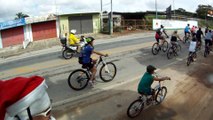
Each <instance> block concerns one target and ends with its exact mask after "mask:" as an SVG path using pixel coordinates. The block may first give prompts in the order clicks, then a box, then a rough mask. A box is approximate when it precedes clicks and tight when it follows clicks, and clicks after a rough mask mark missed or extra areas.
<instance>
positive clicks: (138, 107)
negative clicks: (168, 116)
mask: <svg viewBox="0 0 213 120" xmlns="http://www.w3.org/2000/svg"><path fill="white" fill-rule="evenodd" d="M143 108H144V102H143V101H142V100H141V99H137V100H135V101H133V102H132V103H131V104H130V106H129V107H128V109H127V115H128V117H130V118H134V117H137V116H138V115H139V114H140V113H141V111H142V110H143Z"/></svg>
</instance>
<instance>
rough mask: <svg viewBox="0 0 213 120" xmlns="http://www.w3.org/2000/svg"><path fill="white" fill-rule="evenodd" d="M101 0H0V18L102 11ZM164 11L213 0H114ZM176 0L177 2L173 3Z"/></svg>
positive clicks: (117, 5)
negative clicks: (17, 14)
mask: <svg viewBox="0 0 213 120" xmlns="http://www.w3.org/2000/svg"><path fill="white" fill-rule="evenodd" d="M100 1H101V0H0V22H3V21H8V20H13V19H14V18H15V15H16V13H18V12H22V13H24V14H27V15H29V16H30V17H33V16H43V15H48V14H51V13H57V14H67V13H81V12H100V9H101V3H100ZM110 1H111V0H102V3H103V11H105V10H106V11H110V7H111V6H110ZM155 1H157V2H156V3H157V10H159V11H165V10H166V8H167V7H168V6H169V5H172V10H173V9H174V8H175V9H178V8H183V9H185V10H186V11H189V12H195V11H196V9H197V8H198V5H199V4H202V5H211V6H213V0H112V2H113V11H116V12H139V11H144V12H145V11H154V10H155ZM173 3H174V4H173Z"/></svg>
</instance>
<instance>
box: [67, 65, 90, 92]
mask: <svg viewBox="0 0 213 120" xmlns="http://www.w3.org/2000/svg"><path fill="white" fill-rule="evenodd" d="M88 81H89V75H88V73H87V72H86V71H85V70H82V69H78V70H75V71H73V72H72V73H71V74H70V75H69V78H68V85H69V86H70V87H71V88H72V89H74V90H82V89H84V88H85V87H86V86H87V84H88Z"/></svg>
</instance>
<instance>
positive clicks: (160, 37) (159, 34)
mask: <svg viewBox="0 0 213 120" xmlns="http://www.w3.org/2000/svg"><path fill="white" fill-rule="evenodd" d="M163 33H164V34H165V35H166V37H167V38H169V36H168V35H167V34H166V31H165V30H164V26H163V25H161V26H160V28H159V29H157V31H156V33H155V39H156V41H157V42H158V45H159V40H161V45H162V44H163V42H164V41H166V39H165V37H164V36H163Z"/></svg>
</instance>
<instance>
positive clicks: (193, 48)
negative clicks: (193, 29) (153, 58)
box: [189, 33, 197, 61]
mask: <svg viewBox="0 0 213 120" xmlns="http://www.w3.org/2000/svg"><path fill="white" fill-rule="evenodd" d="M192 37H193V38H192V41H190V45H189V55H191V54H193V53H195V52H196V46H197V38H196V34H195V33H194V34H193V36H192ZM193 61H195V59H194V58H193Z"/></svg>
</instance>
